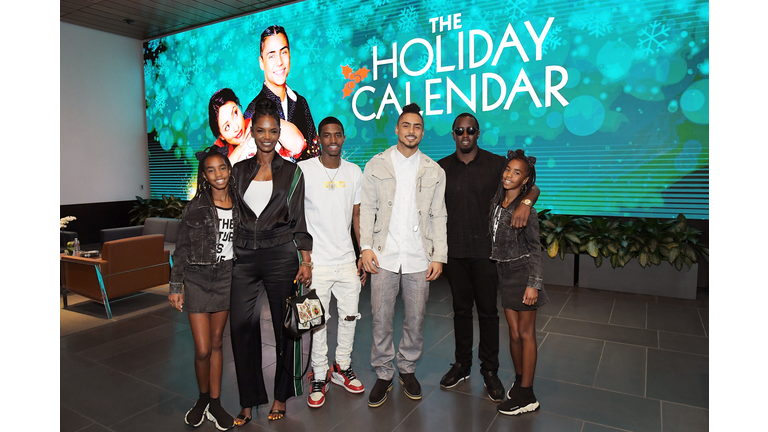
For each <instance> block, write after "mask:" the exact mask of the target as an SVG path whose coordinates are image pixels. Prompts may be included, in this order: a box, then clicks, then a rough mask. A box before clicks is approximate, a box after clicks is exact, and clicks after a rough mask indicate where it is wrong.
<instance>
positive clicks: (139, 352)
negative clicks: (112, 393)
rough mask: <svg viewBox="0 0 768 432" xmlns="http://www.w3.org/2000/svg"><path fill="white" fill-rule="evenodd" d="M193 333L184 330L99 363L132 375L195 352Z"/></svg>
mask: <svg viewBox="0 0 768 432" xmlns="http://www.w3.org/2000/svg"><path fill="white" fill-rule="evenodd" d="M194 349H195V343H194V341H193V339H192V331H191V330H184V331H181V332H179V333H176V334H175V335H173V336H170V337H167V338H163V339H159V340H156V341H154V342H150V343H148V344H146V345H142V346H140V347H137V348H133V349H131V350H128V351H126V352H123V353H120V354H117V355H114V356H112V357H107V358H105V359H104V360H100V361H99V363H101V364H103V365H104V366H108V367H110V368H113V369H115V370H118V371H120V372H123V373H127V374H130V373H132V372H136V371H138V370H141V369H144V368H147V367H149V366H152V365H154V364H157V363H160V362H162V361H164V360H167V359H169V358H173V357H179V356H181V355H183V354H184V353H185V352H194Z"/></svg>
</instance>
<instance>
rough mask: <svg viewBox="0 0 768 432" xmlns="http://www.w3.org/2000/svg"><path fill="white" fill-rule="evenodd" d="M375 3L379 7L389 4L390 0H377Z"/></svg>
mask: <svg viewBox="0 0 768 432" xmlns="http://www.w3.org/2000/svg"><path fill="white" fill-rule="evenodd" d="M373 4H374V5H376V7H377V8H378V7H382V6H384V5H385V4H389V0H376V1H375V2H374V3H373Z"/></svg>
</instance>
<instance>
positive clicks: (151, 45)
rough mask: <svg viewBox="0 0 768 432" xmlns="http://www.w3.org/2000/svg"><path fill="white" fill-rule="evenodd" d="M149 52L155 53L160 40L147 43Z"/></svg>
mask: <svg viewBox="0 0 768 432" xmlns="http://www.w3.org/2000/svg"><path fill="white" fill-rule="evenodd" d="M148 46H149V50H150V51H155V50H157V48H158V47H159V46H160V39H155V40H153V41H149V45H148Z"/></svg>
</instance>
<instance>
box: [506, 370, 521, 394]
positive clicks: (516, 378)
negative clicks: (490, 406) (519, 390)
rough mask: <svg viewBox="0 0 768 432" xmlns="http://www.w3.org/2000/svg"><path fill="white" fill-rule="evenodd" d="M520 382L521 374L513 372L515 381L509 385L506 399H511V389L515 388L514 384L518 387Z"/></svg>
mask: <svg viewBox="0 0 768 432" xmlns="http://www.w3.org/2000/svg"><path fill="white" fill-rule="evenodd" d="M521 382H523V376H522V375H518V374H515V382H513V383H512V387H510V388H509V391H508V392H507V399H512V389H513V388H515V386H518V387H520V383H521Z"/></svg>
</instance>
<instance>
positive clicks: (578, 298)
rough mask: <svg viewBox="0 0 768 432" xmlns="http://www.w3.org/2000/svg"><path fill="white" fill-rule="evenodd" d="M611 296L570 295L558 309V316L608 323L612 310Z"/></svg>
mask: <svg viewBox="0 0 768 432" xmlns="http://www.w3.org/2000/svg"><path fill="white" fill-rule="evenodd" d="M613 302H614V300H613V299H612V298H603V297H596V296H583V295H571V296H570V298H569V299H568V301H567V302H566V303H565V306H563V309H562V311H560V315H558V316H559V317H560V318H571V319H577V320H582V321H594V322H600V323H606V324H607V323H608V320H610V318H611V312H612V311H613Z"/></svg>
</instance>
